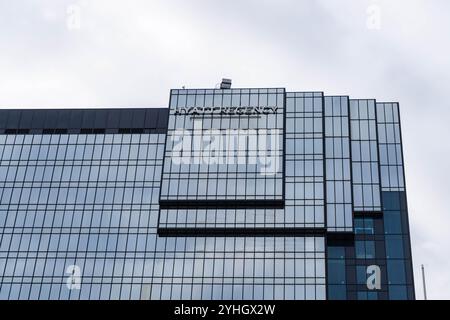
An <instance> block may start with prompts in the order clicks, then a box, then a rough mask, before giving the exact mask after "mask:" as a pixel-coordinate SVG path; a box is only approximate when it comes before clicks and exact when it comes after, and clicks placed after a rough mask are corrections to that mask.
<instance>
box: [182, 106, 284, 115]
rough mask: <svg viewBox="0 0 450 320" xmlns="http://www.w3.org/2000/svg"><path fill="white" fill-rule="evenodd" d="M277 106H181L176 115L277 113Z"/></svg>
mask: <svg viewBox="0 0 450 320" xmlns="http://www.w3.org/2000/svg"><path fill="white" fill-rule="evenodd" d="M277 110H278V107H277V106H270V107H246V106H241V107H179V108H176V109H175V115H182V114H185V115H203V114H225V115H253V114H270V113H277Z"/></svg>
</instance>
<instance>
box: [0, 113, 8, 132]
mask: <svg viewBox="0 0 450 320" xmlns="http://www.w3.org/2000/svg"><path fill="white" fill-rule="evenodd" d="M8 115H9V110H0V129H4V128H6V123H7V122H8Z"/></svg>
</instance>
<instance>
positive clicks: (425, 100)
mask: <svg viewBox="0 0 450 320" xmlns="http://www.w3.org/2000/svg"><path fill="white" fill-rule="evenodd" d="M449 12H450V1H448V0H422V1H420V0H404V1H400V0H396V1H392V0H385V1H382V0H340V1H336V0H319V1H318V0H309V1H308V0H306V1H299V0H292V1H288V0H281V1H280V0H277V1H264V0H243V1H212V0H209V1H206V0H204V1H197V0H191V1H186V0H184V1H181V0H180V1H178V0H177V1H167V0H166V1H156V0H152V1H148V0H147V1H144V0H142V1H138V0H127V1H114V0H79V1H76V0H73V1H66V0H52V1H48V0H41V1H38V0H28V1H25V0H14V1H11V0H0V107H2V108H35V107H39V108H65V107H83V108H84V107H165V106H167V102H168V98H169V89H171V88H179V87H181V86H186V88H197V87H200V88H205V87H214V86H215V85H216V84H217V83H218V82H219V81H220V79H221V78H222V77H230V78H232V79H233V86H234V87H285V88H286V89H287V90H290V91H310V90H314V91H324V92H325V94H330V95H331V94H345V95H350V96H351V97H353V98H376V99H377V100H378V101H398V102H400V108H401V117H402V130H403V141H404V153H405V162H406V182H407V191H408V201H409V214H410V224H411V231H412V246H413V263H414V268H415V281H416V292H417V298H419V299H422V297H423V295H422V282H421V277H420V264H422V263H423V264H425V266H426V271H427V281H428V283H427V285H428V295H429V298H442V299H450V230H449V227H450V214H449V208H448V205H446V204H445V201H448V200H449V198H450V183H449V181H450V170H449V169H450V144H449V139H450V125H449V124H450V122H449V120H450V119H449V118H450V103H449V102H448V94H449V91H450V58H449V57H450V42H449V38H450V19H449V18H448V17H449Z"/></svg>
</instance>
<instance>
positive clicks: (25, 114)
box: [19, 110, 33, 129]
mask: <svg viewBox="0 0 450 320" xmlns="http://www.w3.org/2000/svg"><path fill="white" fill-rule="evenodd" d="M32 122H33V113H32V112H30V110H22V115H21V117H20V124H19V129H30V128H31V123H32Z"/></svg>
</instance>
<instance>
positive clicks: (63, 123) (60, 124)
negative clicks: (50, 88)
mask: <svg viewBox="0 0 450 320" xmlns="http://www.w3.org/2000/svg"><path fill="white" fill-rule="evenodd" d="M69 123H70V110H58V120H57V121H56V128H58V129H67V128H68V127H69Z"/></svg>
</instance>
